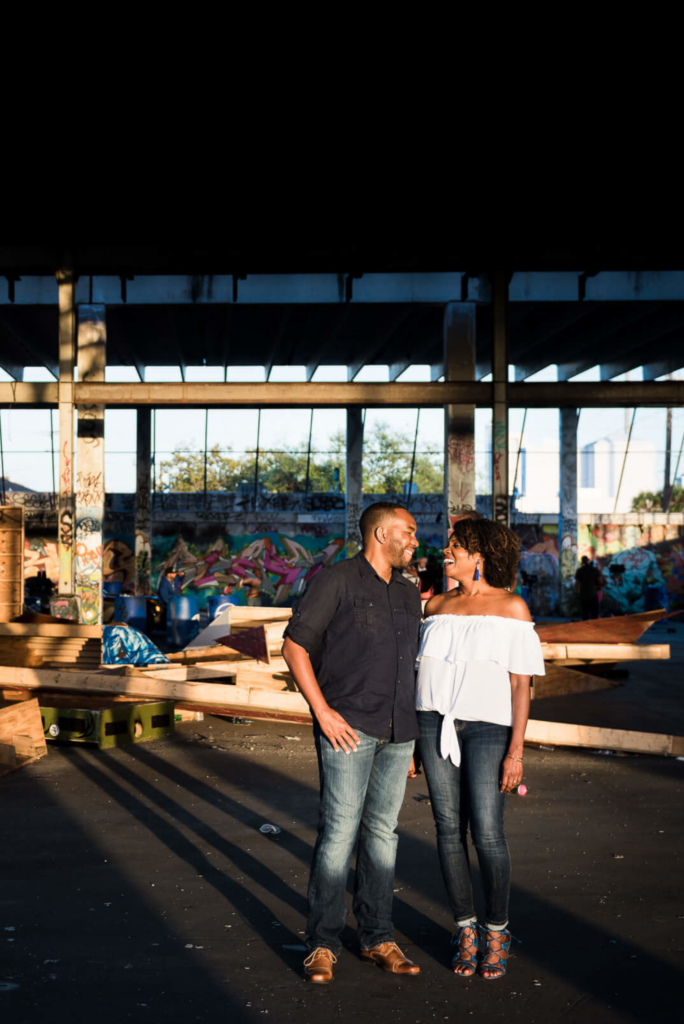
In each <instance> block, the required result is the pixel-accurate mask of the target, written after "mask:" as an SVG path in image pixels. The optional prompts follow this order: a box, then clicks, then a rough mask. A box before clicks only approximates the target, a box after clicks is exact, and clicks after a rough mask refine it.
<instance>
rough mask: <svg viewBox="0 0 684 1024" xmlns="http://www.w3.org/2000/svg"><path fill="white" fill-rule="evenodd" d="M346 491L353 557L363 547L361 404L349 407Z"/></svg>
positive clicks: (348, 542)
mask: <svg viewBox="0 0 684 1024" xmlns="http://www.w3.org/2000/svg"><path fill="white" fill-rule="evenodd" d="M345 492H346V517H345V542H346V547H347V558H352V557H353V556H354V555H355V554H357V553H358V552H359V551H360V550H361V547H362V541H361V530H360V529H359V519H360V518H361V511H362V501H363V409H362V408H361V406H360V405H350V406H348V407H347V472H346V482H345Z"/></svg>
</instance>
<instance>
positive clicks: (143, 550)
mask: <svg viewBox="0 0 684 1024" xmlns="http://www.w3.org/2000/svg"><path fill="white" fill-rule="evenodd" d="M137 415H138V423H137V445H136V492H135V592H136V594H150V593H151V592H152V591H151V585H150V572H151V567H152V517H151V512H150V491H151V478H152V472H151V470H152V428H151V424H152V410H151V409H150V407H149V405H148V406H145V407H144V408H139V409H138V414H137Z"/></svg>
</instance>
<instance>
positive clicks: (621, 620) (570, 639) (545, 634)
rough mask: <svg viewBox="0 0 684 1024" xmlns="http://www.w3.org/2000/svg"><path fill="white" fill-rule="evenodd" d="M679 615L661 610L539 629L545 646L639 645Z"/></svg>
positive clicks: (561, 623) (540, 637)
mask: <svg viewBox="0 0 684 1024" xmlns="http://www.w3.org/2000/svg"><path fill="white" fill-rule="evenodd" d="M678 614H679V612H669V613H668V612H666V611H665V609H664V608H660V609H658V610H657V611H654V612H639V613H638V614H637V615H615V616H613V617H612V618H610V619H587V620H586V621H585V622H559V623H551V624H549V625H548V626H537V627H536V630H537V634H538V635H539V639H540V640H542V641H543V642H544V643H545V644H635V643H636V642H637V640H638V639H639V637H640V636H642V635H643V634H644V633H645V632H646V630H647V629H648V627H649V626H652V625H653V623H654V622H659V621H660V620H661V619H665V618H668V617H669V615H678Z"/></svg>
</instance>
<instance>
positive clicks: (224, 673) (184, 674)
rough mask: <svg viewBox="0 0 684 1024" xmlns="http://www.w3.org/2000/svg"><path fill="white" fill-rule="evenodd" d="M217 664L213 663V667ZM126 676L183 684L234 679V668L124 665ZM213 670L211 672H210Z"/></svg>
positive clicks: (226, 666)
mask: <svg viewBox="0 0 684 1024" xmlns="http://www.w3.org/2000/svg"><path fill="white" fill-rule="evenodd" d="M216 664H218V663H216V662H214V665H216ZM125 669H126V675H127V676H143V677H144V678H146V679H170V680H172V681H173V682H179V683H184V682H187V681H188V680H198V679H215V680H218V679H220V678H223V679H226V680H228V679H234V678H235V666H234V665H231V664H229V665H226V664H219V667H218V668H217V669H213V666H212V668H209V669H208V668H206V667H203V666H199V665H176V666H173V665H172V666H170V667H169V668H166V666H164V665H155V666H150V667H149V668H142V667H140V668H139V667H138V666H136V665H126V666H125ZM212 669H213V670H212Z"/></svg>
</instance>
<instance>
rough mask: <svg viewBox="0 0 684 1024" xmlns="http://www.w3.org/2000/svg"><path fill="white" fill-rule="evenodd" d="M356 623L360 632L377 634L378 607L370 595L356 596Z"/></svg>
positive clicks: (368, 634) (371, 634) (367, 634)
mask: <svg viewBox="0 0 684 1024" xmlns="http://www.w3.org/2000/svg"><path fill="white" fill-rule="evenodd" d="M354 625H355V626H356V629H357V631H358V632H359V633H364V634H365V635H366V636H375V634H376V633H377V631H378V609H377V607H376V604H375V602H374V601H372V600H371V599H370V598H368V597H355V598H354Z"/></svg>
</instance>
